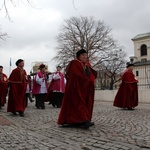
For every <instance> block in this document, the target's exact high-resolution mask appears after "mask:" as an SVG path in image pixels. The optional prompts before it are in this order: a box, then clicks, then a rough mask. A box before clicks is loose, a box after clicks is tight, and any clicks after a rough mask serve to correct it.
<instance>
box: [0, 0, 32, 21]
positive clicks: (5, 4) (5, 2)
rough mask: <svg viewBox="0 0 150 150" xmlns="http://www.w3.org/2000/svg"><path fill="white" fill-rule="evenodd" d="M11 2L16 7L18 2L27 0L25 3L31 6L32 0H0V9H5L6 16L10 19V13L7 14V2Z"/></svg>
mask: <svg viewBox="0 0 150 150" xmlns="http://www.w3.org/2000/svg"><path fill="white" fill-rule="evenodd" d="M9 2H10V3H11V4H12V5H13V6H14V7H16V6H17V5H18V3H19V2H22V3H25V2H27V4H29V5H30V6H33V3H32V0H2V2H1V6H0V11H1V10H2V9H4V10H5V14H6V18H8V19H9V20H10V14H9V10H8V9H9V8H8V3H9Z"/></svg>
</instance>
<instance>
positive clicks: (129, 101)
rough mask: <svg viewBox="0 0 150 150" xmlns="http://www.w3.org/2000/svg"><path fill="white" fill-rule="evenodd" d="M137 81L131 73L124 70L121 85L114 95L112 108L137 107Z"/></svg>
mask: <svg viewBox="0 0 150 150" xmlns="http://www.w3.org/2000/svg"><path fill="white" fill-rule="evenodd" d="M137 83H138V80H137V79H136V78H135V75H134V74H133V72H132V71H130V70H126V71H125V72H124V74H123V76H122V83H121V85H120V88H119V90H118V92H117V94H116V97H115V100H114V104H113V105H114V106H116V107H120V108H134V107H136V106H137V105H138V87H137Z"/></svg>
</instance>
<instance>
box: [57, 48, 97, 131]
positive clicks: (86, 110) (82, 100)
mask: <svg viewBox="0 0 150 150" xmlns="http://www.w3.org/2000/svg"><path fill="white" fill-rule="evenodd" d="M76 56H77V58H76V59H75V60H72V61H71V62H70V63H69V65H68V66H67V69H66V78H67V83H66V89H65V95H64V98H63V101H62V107H61V111H60V114H59V118H58V124H60V125H71V126H72V125H73V126H74V125H75V126H76V125H77V126H80V127H83V128H85V129H88V128H89V127H90V126H92V125H94V123H93V122H91V119H92V113H93V104H94V82H95V78H96V76H97V72H96V71H95V70H93V69H92V67H91V65H90V63H89V62H88V61H87V52H86V51H85V50H84V49H81V50H79V51H78V52H77V53H76Z"/></svg>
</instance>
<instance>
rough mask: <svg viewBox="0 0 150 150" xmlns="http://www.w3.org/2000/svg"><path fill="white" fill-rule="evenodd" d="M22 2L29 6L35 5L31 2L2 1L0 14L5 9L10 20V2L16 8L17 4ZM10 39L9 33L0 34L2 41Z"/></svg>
mask: <svg viewBox="0 0 150 150" xmlns="http://www.w3.org/2000/svg"><path fill="white" fill-rule="evenodd" d="M19 1H21V2H27V3H28V4H29V5H31V6H33V3H32V2H31V0H2V1H1V3H0V12H1V11H2V10H3V9H4V11H5V14H6V18H8V19H9V20H11V19H10V15H9V11H8V7H7V6H8V5H7V4H8V3H9V2H10V3H11V4H12V5H13V6H14V7H16V6H17V4H18V3H19ZM7 37H8V35H7V33H3V32H0V40H5V39H6V38H7Z"/></svg>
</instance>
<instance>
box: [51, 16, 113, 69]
mask: <svg viewBox="0 0 150 150" xmlns="http://www.w3.org/2000/svg"><path fill="white" fill-rule="evenodd" d="M110 32H111V29H110V28H109V27H108V26H106V25H105V23H104V22H103V21H95V20H94V18H93V17H90V18H88V17H79V18H77V17H71V18H70V19H68V20H65V21H64V24H63V25H62V27H61V29H60V34H59V35H58V37H57V42H58V46H57V56H56V57H55V58H54V60H56V61H57V62H58V63H59V64H64V63H65V64H67V63H68V62H69V61H70V60H72V59H74V58H75V56H76V55H75V54H76V52H77V51H78V50H79V49H81V48H84V49H86V50H87V53H88V59H89V61H90V62H91V64H92V65H93V66H94V67H97V66H98V65H99V64H101V63H102V62H103V61H104V60H106V59H108V58H109V57H110V56H109V52H110V51H112V50H113V49H115V48H116V41H115V40H114V39H113V38H112V37H111V35H110Z"/></svg>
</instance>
